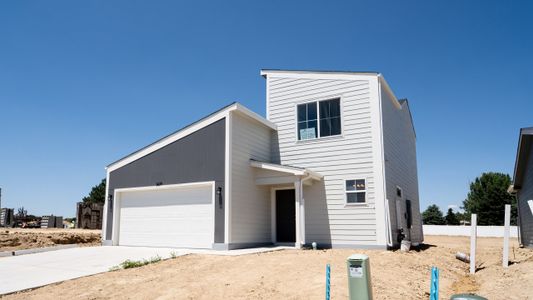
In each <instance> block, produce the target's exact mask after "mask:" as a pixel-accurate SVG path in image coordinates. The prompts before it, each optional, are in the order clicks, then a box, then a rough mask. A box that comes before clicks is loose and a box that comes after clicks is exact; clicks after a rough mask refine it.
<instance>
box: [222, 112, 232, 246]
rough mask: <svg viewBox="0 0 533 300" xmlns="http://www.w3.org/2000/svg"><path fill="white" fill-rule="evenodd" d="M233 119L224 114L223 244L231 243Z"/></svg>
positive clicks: (229, 115) (228, 114) (229, 114)
mask: <svg viewBox="0 0 533 300" xmlns="http://www.w3.org/2000/svg"><path fill="white" fill-rule="evenodd" d="M232 126H233V118H232V116H231V113H229V112H228V113H226V132H225V140H226V141H225V143H226V145H225V150H224V151H225V156H226V158H225V162H224V171H225V173H224V187H225V188H224V243H225V244H230V243H231V215H232V214H231V190H232V189H231V184H232V169H231V168H232V147H231V146H232V141H233V136H232V135H233V134H232V133H233V130H232Z"/></svg>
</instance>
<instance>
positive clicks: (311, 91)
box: [267, 77, 377, 246]
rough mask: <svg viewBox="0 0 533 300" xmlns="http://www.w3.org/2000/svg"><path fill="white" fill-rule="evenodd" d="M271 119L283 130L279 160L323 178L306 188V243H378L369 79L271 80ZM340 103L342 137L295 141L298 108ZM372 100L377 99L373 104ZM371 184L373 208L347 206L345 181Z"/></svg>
mask: <svg viewBox="0 0 533 300" xmlns="http://www.w3.org/2000/svg"><path fill="white" fill-rule="evenodd" d="M267 80H269V82H268V85H267V86H268V97H269V98H268V111H269V119H270V121H272V122H274V123H275V124H276V125H277V126H278V133H277V142H278V143H279V154H278V155H277V159H278V161H280V162H281V163H282V164H286V165H293V166H298V167H305V168H308V169H311V170H313V171H315V172H318V173H320V174H321V175H324V179H323V181H322V182H320V183H316V182H315V183H314V184H313V185H312V186H305V187H304V199H305V208H306V214H305V221H306V241H307V242H313V241H315V242H318V243H324V244H332V245H334V246H335V244H339V245H340V244H342V245H347V244H353V245H363V244H367V245H374V244H376V218H375V208H374V203H375V197H374V188H375V186H374V174H373V168H374V158H373V148H372V141H373V135H372V124H371V108H370V106H371V101H377V96H375V95H374V96H373V95H372V94H371V92H370V85H369V81H368V77H366V78H364V80H363V79H362V80H356V78H354V80H338V79H335V80H331V79H295V78H277V77H274V78H273V77H269V78H268V79H267ZM337 97H340V98H341V106H342V130H343V136H342V137H331V138H325V139H319V140H315V141H304V142H297V141H296V105H297V104H298V103H303V102H309V101H315V100H327V99H332V98H337ZM372 99H373V100H372ZM359 178H364V179H366V180H367V190H368V192H367V200H368V204H369V205H368V206H357V207H354V206H352V207H347V206H346V205H345V193H344V184H345V182H344V181H345V180H346V179H359Z"/></svg>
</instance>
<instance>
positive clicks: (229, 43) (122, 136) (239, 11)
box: [0, 1, 533, 216]
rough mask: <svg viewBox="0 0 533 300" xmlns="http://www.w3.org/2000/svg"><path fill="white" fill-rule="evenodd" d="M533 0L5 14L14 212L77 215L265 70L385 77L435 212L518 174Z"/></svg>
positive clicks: (120, 4)
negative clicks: (109, 182)
mask: <svg viewBox="0 0 533 300" xmlns="http://www.w3.org/2000/svg"><path fill="white" fill-rule="evenodd" d="M532 11H533V5H532V4H531V3H530V2H528V1H389V2H387V1H346V2H337V1H327V2H326V1H324V2H316V3H313V2H311V1H299V2H298V1H240V2H234V1H212V2H204V1H83V2H82V1H2V2H0V187H2V188H3V193H2V194H3V197H2V206H8V207H20V206H24V207H26V208H27V209H28V211H29V212H30V213H33V214H49V213H54V214H56V215H64V216H73V215H74V213H75V203H76V202H77V201H79V200H80V199H81V198H82V197H83V196H84V195H86V194H87V193H88V191H89V190H90V188H91V187H92V186H93V185H95V184H97V183H98V182H99V181H100V179H102V178H104V177H105V171H104V167H105V166H106V165H107V164H108V163H110V162H112V161H114V160H116V159H118V158H120V157H122V156H124V155H126V154H128V153H130V152H132V151H134V150H136V149H138V148H140V147H142V146H144V145H146V144H148V143H150V142H152V141H153V140H155V139H157V138H160V137H162V136H164V135H166V134H168V133H169V132H172V131H174V130H176V129H178V128H180V127H182V126H183V125H186V124H188V123H190V122H193V121H195V120H197V119H198V118H200V117H202V116H204V115H206V114H208V113H210V112H212V111H214V110H216V109H218V108H220V107H221V106H223V105H226V104H228V103H230V102H232V101H240V102H242V103H243V104H245V105H246V106H248V107H249V108H251V109H253V110H254V111H256V112H259V113H260V114H264V110H265V103H264V102H265V96H264V95H265V87H264V80H263V78H262V77H260V76H259V70H260V69H261V68H284V69H325V70H353V71H379V72H381V73H383V74H384V76H385V78H386V79H387V81H388V82H389V84H390V85H391V87H392V88H393V90H394V91H395V93H396V95H397V96H398V97H401V98H404V97H405V98H408V99H409V100H410V104H411V108H412V111H413V116H414V122H415V126H416V131H417V138H418V140H417V143H418V170H419V184H420V198H421V206H422V209H424V208H425V207H427V206H428V205H429V204H431V203H436V204H438V205H440V206H441V207H442V208H443V209H446V208H447V206H448V205H450V204H456V205H460V204H461V202H462V200H463V199H464V198H465V196H466V193H467V191H468V184H469V182H470V181H472V180H473V179H474V178H475V177H476V176H478V175H479V174H480V173H482V172H484V171H500V172H506V173H511V172H512V169H513V167H514V158H515V152H516V145H517V138H518V130H519V128H520V127H526V126H533V96H532V92H531V88H532V87H533V74H532V71H533V18H531V17H530V13H531V12H532Z"/></svg>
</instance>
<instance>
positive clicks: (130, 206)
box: [118, 184, 214, 248]
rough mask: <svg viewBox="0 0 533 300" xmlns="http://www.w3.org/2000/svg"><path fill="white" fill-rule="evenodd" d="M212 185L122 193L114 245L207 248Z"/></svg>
mask: <svg viewBox="0 0 533 300" xmlns="http://www.w3.org/2000/svg"><path fill="white" fill-rule="evenodd" d="M212 193H213V190H212V185H210V184H209V185H201V186H187V187H177V188H168V187H164V188H159V189H155V190H137V191H122V192H120V194H119V197H120V198H119V199H120V203H119V206H120V208H119V209H120V216H119V218H120V219H119V220H120V221H119V223H120V225H119V235H118V240H119V242H118V244H119V245H122V246H147V247H186V248H189V247H190V248H211V247H212V243H213V238H214V220H213V219H214V207H213V203H212V201H213V200H212V197H213V195H212Z"/></svg>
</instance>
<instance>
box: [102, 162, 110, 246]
mask: <svg viewBox="0 0 533 300" xmlns="http://www.w3.org/2000/svg"><path fill="white" fill-rule="evenodd" d="M108 198H109V171H107V172H106V177H105V198H104V212H103V214H102V218H103V219H102V242H103V241H105V240H106V237H107V213H108V212H107V209H108V208H109V204H108V200H107V199H108Z"/></svg>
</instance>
